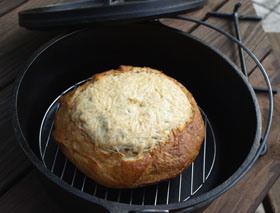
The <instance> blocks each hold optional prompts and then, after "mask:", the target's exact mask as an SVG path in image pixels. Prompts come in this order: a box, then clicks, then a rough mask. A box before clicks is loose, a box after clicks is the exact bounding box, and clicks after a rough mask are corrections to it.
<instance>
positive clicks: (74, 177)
mask: <svg viewBox="0 0 280 213" xmlns="http://www.w3.org/2000/svg"><path fill="white" fill-rule="evenodd" d="M76 173H77V168H76V167H75V170H74V175H73V179H72V183H71V186H73V185H74V182H75V179H76Z"/></svg>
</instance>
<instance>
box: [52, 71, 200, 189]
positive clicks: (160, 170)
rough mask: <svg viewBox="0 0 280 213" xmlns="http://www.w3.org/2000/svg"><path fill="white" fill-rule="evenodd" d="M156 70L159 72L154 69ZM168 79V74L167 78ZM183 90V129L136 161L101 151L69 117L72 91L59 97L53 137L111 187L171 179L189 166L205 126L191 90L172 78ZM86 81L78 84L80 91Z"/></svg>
mask: <svg viewBox="0 0 280 213" xmlns="http://www.w3.org/2000/svg"><path fill="white" fill-rule="evenodd" d="M132 68H133V67H129V66H121V67H120V69H119V70H120V71H112V70H111V71H107V72H105V73H102V74H97V75H94V76H93V79H94V80H98V79H99V78H101V77H102V76H103V75H107V74H112V73H116V74H118V73H119V72H127V71H129V70H131V69H132ZM157 72H159V71H157ZM169 78H170V77H169ZM170 79H172V80H173V81H174V82H175V83H177V84H178V85H180V87H181V88H182V89H183V91H184V92H185V93H186V95H187V97H188V99H189V101H190V103H191V106H192V109H193V118H192V120H191V121H190V122H188V123H187V124H186V125H185V127H184V128H183V129H174V130H173V131H172V134H171V135H170V137H169V139H168V140H167V141H166V142H165V143H163V144H162V145H160V146H156V147H155V148H153V149H152V150H150V151H149V152H145V153H144V154H143V155H142V156H141V157H140V158H138V159H136V160H128V159H126V158H124V156H123V155H122V154H120V153H118V152H111V153H109V152H104V151H102V150H100V149H99V148H97V147H95V145H94V143H93V142H92V141H91V139H90V138H89V136H88V135H87V134H86V133H85V132H84V131H83V129H82V128H81V127H80V126H79V125H78V124H77V123H75V122H74V121H73V120H72V119H71V115H70V112H69V107H70V105H71V102H72V101H73V100H72V98H73V94H74V92H70V93H68V94H66V95H65V96H63V97H62V98H61V99H60V103H61V107H60V108H59V110H58V112H57V113H56V116H55V131H54V132H53V136H54V138H55V140H56V142H57V144H58V145H59V147H60V149H61V150H62V152H63V153H64V154H65V155H66V156H67V158H68V159H70V161H71V162H73V163H74V164H75V165H76V166H77V168H79V169H80V170H81V171H82V172H83V173H84V174H86V175H87V176H88V177H90V178H92V179H93V180H95V181H96V182H97V183H99V184H102V185H105V186H108V187H112V188H135V187H140V186H144V185H147V184H153V183H157V182H160V181H163V180H166V179H170V178H173V177H175V176H177V175H178V174H180V173H181V172H182V171H183V170H185V169H186V168H188V167H189V166H190V165H191V163H192V162H193V161H194V159H195V158H196V157H197V155H198V153H199V150H200V146H201V144H202V141H203V138H204V134H205V129H204V122H203V119H202V117H201V114H200V111H199V109H198V107H197V104H196V102H195V100H194V98H193V96H192V95H191V93H190V92H189V91H188V90H187V89H186V88H185V87H183V86H182V85H181V84H180V83H179V82H177V81H176V80H175V79H173V78H170ZM87 86H88V83H86V84H84V85H82V86H81V87H78V88H77V90H78V91H79V92H80V91H82V90H84V89H85V88H86V87H87Z"/></svg>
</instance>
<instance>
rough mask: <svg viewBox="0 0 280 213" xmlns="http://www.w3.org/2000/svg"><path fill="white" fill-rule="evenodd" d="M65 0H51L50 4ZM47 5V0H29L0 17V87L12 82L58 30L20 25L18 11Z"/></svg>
mask: <svg viewBox="0 0 280 213" xmlns="http://www.w3.org/2000/svg"><path fill="white" fill-rule="evenodd" d="M60 2H65V0H49V1H48V4H55V3H60ZM44 5H46V2H45V1H40V0H29V1H28V2H26V3H24V4H22V5H20V6H19V7H17V8H16V9H14V10H12V11H10V12H9V13H7V14H5V15H3V16H1V17H0V26H1V27H0V35H1V37H0V58H1V60H0V89H1V88H3V87H5V86H6V85H7V84H9V83H11V82H12V81H13V80H14V79H15V77H16V76H17V74H18V73H19V72H20V71H21V69H22V65H23V64H24V62H25V61H26V60H27V59H28V58H29V57H30V56H31V54H32V53H33V52H35V50H37V49H38V48H39V47H40V46H42V45H43V44H44V43H46V42H47V41H49V40H50V39H51V38H53V37H54V36H56V35H58V34H59V33H58V32H47V31H29V30H26V29H24V28H22V27H20V26H19V25H18V12H19V11H22V10H25V9H29V8H33V7H39V6H44Z"/></svg>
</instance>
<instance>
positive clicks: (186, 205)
mask: <svg viewBox="0 0 280 213" xmlns="http://www.w3.org/2000/svg"><path fill="white" fill-rule="evenodd" d="M134 24H135V23H134ZM136 24H137V25H139V26H140V25H143V24H142V23H136ZM145 24H147V23H145ZM159 27H163V28H165V30H171V31H173V32H174V33H175V34H176V33H178V34H180V35H183V36H185V37H188V38H189V39H192V40H194V41H195V42H199V43H200V44H201V45H204V46H206V48H210V50H212V51H213V52H214V53H216V54H217V55H218V56H219V57H221V58H222V59H224V60H225V61H226V62H227V63H229V65H231V66H232V68H233V70H234V71H235V72H236V74H237V75H238V76H239V77H240V78H241V80H242V81H243V83H244V84H245V85H246V87H247V88H248V90H249V92H250V94H251V97H252V100H253V103H254V107H255V112H256V121H257V122H256V133H255V137H254V142H253V145H252V147H251V149H250V151H249V153H248V155H247V157H246V159H245V160H244V161H243V163H242V164H241V166H240V167H239V168H238V169H237V170H236V171H235V172H234V173H233V174H232V175H231V176H230V177H229V178H228V179H227V180H225V181H224V182H223V183H221V184H220V185H218V186H217V187H215V188H213V189H211V190H210V191H208V192H206V193H203V194H201V195H198V196H195V197H193V198H190V199H189V200H187V201H183V202H178V203H170V204H159V205H156V206H154V205H144V206H142V205H136V204H132V205H129V204H125V203H118V202H115V201H109V200H104V199H101V198H98V197H95V196H92V195H89V194H87V193H85V192H82V191H80V190H78V189H76V188H74V187H72V186H70V185H69V184H67V183H66V182H64V181H62V180H61V179H60V178H58V177H57V176H56V175H55V174H53V173H52V172H50V171H49V170H48V169H47V168H46V167H45V166H44V165H43V162H42V161H41V160H39V158H37V157H36V155H35V153H34V152H33V151H32V149H31V148H30V146H29V145H28V142H27V140H26V139H25V137H24V135H23V133H22V130H21V127H20V123H19V119H18V111H17V98H18V92H19V90H20V87H21V82H22V80H23V79H24V77H25V74H26V73H27V71H28V70H29V68H30V66H32V64H33V62H34V61H35V60H36V59H37V58H39V57H40V55H41V54H42V53H43V52H45V51H47V50H48V48H50V47H51V46H52V45H54V44H56V43H57V42H59V41H61V40H62V39H64V38H67V37H70V36H72V35H74V34H77V33H79V32H81V31H84V30H88V29H89V28H84V29H79V30H76V31H73V32H70V33H65V34H63V35H59V36H57V37H55V38H53V39H51V40H50V41H49V42H47V43H46V44H44V45H43V46H42V47H40V48H39V49H38V50H37V51H35V52H34V53H33V54H32V55H31V57H30V58H29V59H28V60H27V61H26V63H25V65H24V68H23V71H22V72H21V73H20V74H19V76H18V78H17V80H16V82H15V88H14V92H13V100H12V111H13V114H12V117H13V127H14V131H15V134H16V137H17V139H18V142H19V144H20V146H21V148H22V150H23V151H24V152H25V154H26V156H27V157H28V158H29V159H30V160H31V162H32V163H33V165H34V166H35V167H36V168H37V169H38V170H39V171H40V172H41V173H42V174H43V175H44V176H46V177H47V178H48V179H49V180H51V181H52V182H53V183H55V184H56V185H58V186H59V187H61V188H63V189H64V190H66V191H68V192H70V193H74V194H75V195H76V196H78V197H80V198H82V199H85V200H87V201H90V202H94V203H95V204H99V205H102V206H103V207H105V208H107V209H108V210H111V211H114V210H117V209H120V208H122V210H127V211H129V210H146V211H147V210H154V209H157V210H159V209H160V210H171V209H177V210H183V211H192V210H194V209H198V208H200V207H203V206H205V205H207V204H210V203H211V202H212V201H213V200H215V199H216V198H217V197H219V196H220V195H222V194H223V193H224V192H226V191H227V190H229V189H230V188H231V187H232V186H234V185H235V184H236V183H237V182H238V181H239V180H240V179H241V178H242V177H243V176H244V175H245V174H246V173H247V172H248V170H249V169H250V168H251V167H252V166H253V164H254V163H255V161H254V158H255V156H256V154H257V151H258V148H259V144H260V140H261V131H262V118H261V112H260V108H259V104H258V100H257V97H256V95H255V92H254V90H253V88H252V86H251V84H250V83H249V82H248V80H247V79H246V77H245V76H244V75H243V74H242V72H241V71H240V69H239V68H238V67H237V65H236V64H234V63H233V62H232V61H231V60H230V59H229V58H228V57H227V56H225V55H224V54H222V53H221V52H220V51H219V50H217V49H216V48H214V47H212V46H210V45H208V44H207V43H206V42H204V41H202V40H200V39H199V38H197V37H195V36H193V35H190V34H188V33H185V32H182V31H180V30H177V29H173V28H171V27H168V26H165V25H163V24H161V23H160V24H159Z"/></svg>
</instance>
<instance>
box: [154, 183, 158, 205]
mask: <svg viewBox="0 0 280 213" xmlns="http://www.w3.org/2000/svg"><path fill="white" fill-rule="evenodd" d="M157 198H158V184H157V187H156V194H155V202H154V206H156V205H157Z"/></svg>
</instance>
